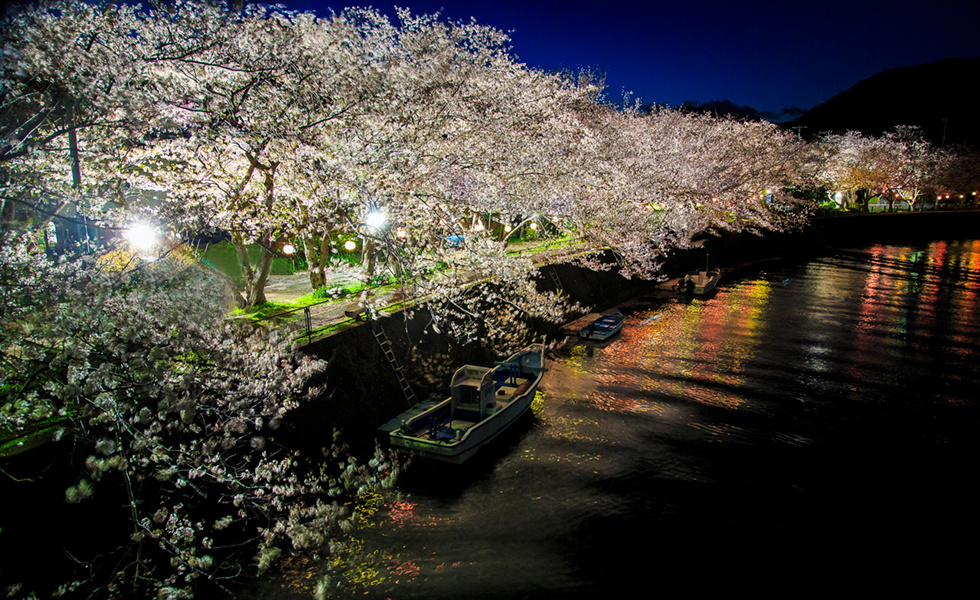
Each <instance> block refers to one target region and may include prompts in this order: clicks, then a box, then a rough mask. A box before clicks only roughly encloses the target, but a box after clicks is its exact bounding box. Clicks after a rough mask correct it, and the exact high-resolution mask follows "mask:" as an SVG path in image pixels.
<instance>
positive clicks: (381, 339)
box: [371, 321, 418, 406]
mask: <svg viewBox="0 0 980 600" xmlns="http://www.w3.org/2000/svg"><path fill="white" fill-rule="evenodd" d="M374 324H377V326H376V327H372V328H371V329H372V331H373V332H374V337H375V339H377V340H378V345H379V346H381V351H382V352H384V354H385V357H386V358H387V359H388V362H390V363H391V367H392V368H393V369H394V370H395V377H396V378H397V379H398V385H400V386H401V387H402V393H404V394H405V399H406V400H408V405H409V406H415V404H417V403H418V398H416V397H415V392H413V391H412V386H410V385H408V380H407V379H405V374H404V373H403V372H402V368H401V365H399V364H398V360H397V359H396V358H395V352H394V351H393V350H392V349H391V342H390V341H389V340H388V336H387V335H385V330H384V329H382V328H381V324H380V323H377V321H373V322H372V325H374Z"/></svg>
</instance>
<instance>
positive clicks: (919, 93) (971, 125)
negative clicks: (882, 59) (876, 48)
mask: <svg viewBox="0 0 980 600" xmlns="http://www.w3.org/2000/svg"><path fill="white" fill-rule="evenodd" d="M978 78H980V57H977V58H947V59H943V60H939V61H936V62H933V63H928V64H925V65H918V66H914V67H901V68H898V69H891V70H889V71H883V72H881V73H878V74H877V75H874V76H872V77H869V78H868V79H865V80H864V81H861V82H860V83H858V84H856V85H854V86H853V87H851V88H850V89H848V90H846V91H844V92H841V93H839V94H837V95H836V96H834V97H833V98H831V99H830V100H828V101H827V102H824V103H823V104H820V105H819V106H816V107H814V108H813V109H811V110H809V111H808V112H807V113H806V114H804V115H803V116H801V117H800V118H799V119H796V120H795V121H792V122H789V123H786V124H784V126H786V127H794V128H795V127H803V129H801V130H800V131H801V132H802V134H803V135H804V136H805V137H808V138H810V137H813V136H815V135H817V134H818V133H821V132H825V131H831V132H837V133H842V132H844V131H847V130H857V131H861V132H863V133H865V134H868V135H880V134H881V133H883V132H885V131H887V130H889V129H891V128H892V127H894V126H895V125H917V126H919V127H921V128H922V130H923V131H924V132H925V134H926V136H927V137H928V139H929V140H931V141H932V142H933V143H934V144H936V145H937V146H938V145H946V146H949V145H954V144H971V145H974V146H980V113H978V111H977V105H978V97H977V94H976V91H975V88H973V85H975V82H976V80H977V79H978Z"/></svg>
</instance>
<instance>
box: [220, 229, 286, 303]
mask: <svg viewBox="0 0 980 600" xmlns="http://www.w3.org/2000/svg"><path fill="white" fill-rule="evenodd" d="M231 244H232V245H233V246H234V247H235V251H236V252H237V253H238V264H239V265H241V267H242V277H243V278H244V279H245V294H244V298H245V306H244V307H242V308H251V307H253V306H258V305H259V304H264V303H265V302H266V298H265V283H266V281H268V279H269V273H270V272H271V271H272V259H273V258H275V256H276V255H275V254H274V253H272V252H270V251H269V250H268V248H263V249H262V257H261V258H259V262H258V264H256V265H255V266H254V267H253V266H252V261H251V260H250V259H249V257H248V246H247V245H246V244H245V241H244V240H243V239H242V238H241V236H239V235H237V234H236V235H232V239H231Z"/></svg>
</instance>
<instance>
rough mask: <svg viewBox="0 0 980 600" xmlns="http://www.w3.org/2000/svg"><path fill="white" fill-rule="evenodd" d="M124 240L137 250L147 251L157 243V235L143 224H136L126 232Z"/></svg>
mask: <svg viewBox="0 0 980 600" xmlns="http://www.w3.org/2000/svg"><path fill="white" fill-rule="evenodd" d="M126 239H127V240H129V243H130V244H132V245H133V246H134V247H135V248H136V249H137V250H144V251H145V250H149V249H151V248H153V246H155V245H156V243H157V233H156V232H155V231H153V228H152V227H150V226H149V225H146V224H144V223H138V224H136V225H133V226H132V227H130V228H129V229H127V230H126Z"/></svg>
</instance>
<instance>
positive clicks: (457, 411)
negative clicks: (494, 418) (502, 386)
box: [451, 365, 496, 422]
mask: <svg viewBox="0 0 980 600" xmlns="http://www.w3.org/2000/svg"><path fill="white" fill-rule="evenodd" d="M495 393H496V389H495V387H494V385H493V369H492V368H490V367H475V366H472V365H466V366H463V367H460V368H459V369H457V370H456V374H455V375H453V382H452V398H451V400H452V403H451V406H452V419H453V420H462V421H472V422H477V421H481V420H483V419H484V418H485V417H486V416H487V415H488V410H489V409H491V408H493V403H494V395H495Z"/></svg>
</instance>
